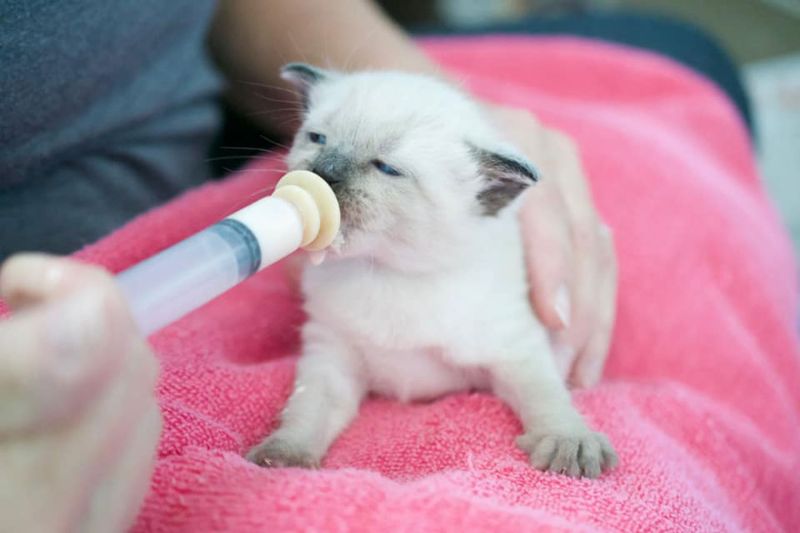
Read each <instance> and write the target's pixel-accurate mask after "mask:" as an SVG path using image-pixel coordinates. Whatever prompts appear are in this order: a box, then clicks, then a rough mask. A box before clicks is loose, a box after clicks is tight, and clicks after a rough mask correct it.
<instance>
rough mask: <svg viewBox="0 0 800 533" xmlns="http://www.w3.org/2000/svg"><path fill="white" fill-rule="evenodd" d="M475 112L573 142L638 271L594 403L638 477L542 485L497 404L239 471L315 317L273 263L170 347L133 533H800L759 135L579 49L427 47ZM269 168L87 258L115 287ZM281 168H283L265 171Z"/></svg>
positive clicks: (388, 411)
mask: <svg viewBox="0 0 800 533" xmlns="http://www.w3.org/2000/svg"><path fill="white" fill-rule="evenodd" d="M428 49H429V51H430V52H431V53H432V54H433V55H434V56H435V57H437V58H438V59H440V60H441V61H442V62H443V63H444V64H445V65H447V66H448V67H449V68H451V69H452V70H453V72H455V73H457V74H458V75H459V76H461V77H463V78H464V79H466V81H467V84H468V85H469V87H471V88H472V89H473V90H474V91H475V92H476V93H478V94H480V95H482V96H485V97H488V98H492V99H494V100H497V101H500V102H504V103H507V104H511V105H516V106H521V107H526V108H528V109H530V110H531V111H533V112H534V113H536V114H537V115H538V116H539V117H540V118H541V119H542V120H543V121H544V122H546V123H548V124H551V125H554V126H557V127H560V128H562V129H564V130H566V131H567V132H569V133H570V134H571V135H572V136H574V138H575V139H576V140H577V141H578V143H579V145H580V148H581V153H582V156H583V160H584V163H585V167H586V170H587V173H588V175H589V177H590V179H591V182H592V190H593V193H594V196H595V198H596V201H597V203H598V206H599V209H600V211H601V212H602V214H603V216H604V217H605V218H606V220H607V221H608V223H609V224H610V225H611V227H612V228H613V229H614V235H615V237H616V244H617V247H618V252H619V259H620V276H621V278H620V291H619V308H618V322H617V327H616V332H615V336H614V341H613V346H612V351H611V357H610V359H609V362H608V366H607V370H606V373H605V378H604V381H603V383H602V384H601V385H600V386H599V387H597V388H595V389H593V390H590V391H581V392H577V393H576V394H575V400H576V402H577V404H578V406H579V408H580V410H581V412H583V413H585V415H586V416H587V418H588V419H589V421H590V423H591V424H592V425H593V426H594V427H596V428H597V429H599V430H601V431H604V432H606V433H607V434H608V435H609V437H610V438H611V440H612V441H613V443H614V445H615V447H616V449H617V451H618V452H619V456H620V461H621V466H620V467H619V468H618V469H617V470H615V471H613V472H612V473H610V474H608V475H605V476H603V477H602V478H601V479H599V480H595V481H588V480H573V479H568V478H566V477H562V476H558V475H550V474H543V473H540V472H538V471H536V470H534V469H533V468H532V467H531V466H530V465H529V464H528V462H527V460H526V457H525V456H524V455H523V453H522V452H521V451H519V450H518V449H517V448H516V447H515V445H514V437H515V436H516V435H517V434H519V433H520V424H519V422H518V421H517V419H516V418H515V416H514V415H513V414H512V412H511V411H510V410H509V409H508V408H507V407H506V406H505V405H504V404H503V403H502V402H500V401H499V400H498V399H496V398H494V397H492V396H491V395H489V394H482V393H481V394H478V393H475V394H457V395H453V396H449V397H446V398H442V399H440V400H438V401H435V402H431V403H426V404H413V405H403V404H400V403H398V402H395V401H391V400H386V399H378V398H375V399H370V400H368V401H367V402H366V403H365V404H364V405H363V406H362V409H361V411H360V414H359V416H358V418H357V420H356V421H355V422H354V423H353V424H352V425H351V426H350V427H349V428H348V429H347V430H346V431H345V432H344V434H343V435H342V436H341V438H339V439H338V440H337V441H336V442H335V444H334V445H333V447H332V449H331V450H330V452H329V454H328V456H327V458H326V460H325V462H324V468H323V469H322V470H319V471H303V470H297V469H278V470H265V469H260V468H258V467H255V466H253V465H251V464H248V463H247V462H245V461H244V459H242V458H241V454H242V453H243V452H245V451H246V450H247V449H248V447H249V446H251V445H252V444H254V443H256V442H257V441H258V440H260V439H261V438H262V437H263V436H264V435H265V434H266V433H267V432H268V431H269V430H270V429H271V428H272V427H274V424H275V422H276V417H277V415H278V413H279V411H280V409H281V408H282V406H283V403H284V401H285V400H286V398H287V396H288V394H289V391H290V387H291V380H292V376H293V370H294V365H295V361H296V355H297V353H298V349H299V343H298V328H299V326H300V325H301V324H302V322H303V313H302V311H301V308H300V304H301V302H300V300H299V298H298V296H297V295H296V294H295V293H294V292H293V290H292V289H291V287H290V285H289V284H287V282H286V279H285V276H284V273H283V270H282V267H281V266H278V267H275V268H271V269H269V270H267V271H265V272H263V273H261V274H259V275H258V276H256V277H255V278H253V279H252V280H249V281H248V282H246V283H245V284H243V285H242V286H240V287H238V288H236V289H235V290H233V291H232V292H230V293H229V294H227V295H225V296H224V297H222V298H221V299H219V300H218V301H216V302H213V303H212V304H210V305H208V306H206V307H205V308H203V309H201V310H199V311H197V312H195V313H193V314H192V315H191V316H189V317H187V318H186V319H184V320H182V321H180V322H179V323H177V324H175V325H173V326H172V327H170V328H168V329H166V330H164V331H163V332H162V333H160V334H158V335H156V336H155V337H154V338H153V345H154V346H155V349H156V350H157V352H158V353H159V355H160V358H161V362H162V365H163V375H162V378H161V382H160V386H159V396H160V400H161V405H162V408H163V411H164V419H165V426H164V434H163V438H162V441H161V445H160V449H159V460H158V466H157V469H156V473H155V477H154V480H153V486H152V492H151V493H150V495H149V497H148V498H147V501H146V503H145V505H144V508H143V509H142V512H141V514H140V516H139V519H138V523H137V526H136V528H135V529H136V531H166V530H182V531H208V530H218V529H227V530H233V531H250V530H336V531H341V530H347V529H353V530H371V531H441V530H453V531H458V530H475V531H479V530H480V531H487V530H488V531H528V530H533V529H547V530H551V529H552V530H563V529H576V530H604V531H618V530H626V531H693V532H694V531H735V530H748V531H780V530H786V531H797V530H800V475H798V471H800V416H799V415H798V413H800V349H798V339H797V335H796V331H795V329H794V328H795V317H796V312H797V294H798V291H797V286H796V270H795V266H794V262H793V258H792V255H791V249H790V246H789V243H788V240H787V238H786V236H785V234H784V231H783V230H782V229H781V227H780V225H779V222H778V220H777V217H776V215H775V212H774V210H773V208H772V207H771V206H770V204H769V202H768V201H767V199H766V198H765V196H764V192H763V189H762V186H761V184H760V182H759V179H758V176H757V173H756V169H755V166H754V160H753V156H752V154H751V148H750V146H748V140H747V135H746V132H745V129H744V127H743V125H742V124H741V123H740V121H739V119H738V118H737V115H736V113H735V112H734V110H733V109H732V107H731V105H730V104H729V102H728V101H727V100H726V99H725V98H724V97H723V96H722V95H721V93H720V92H719V91H718V90H717V89H716V88H715V87H714V86H712V85H711V84H710V83H708V82H707V81H705V80H704V79H700V78H699V77H698V76H697V75H695V74H694V73H692V72H689V71H687V70H686V69H684V68H682V67H680V66H678V65H676V64H674V63H672V62H670V61H668V60H665V59H662V58H659V57H656V56H653V55H650V54H648V53H643V52H638V51H633V50H628V49H624V48H618V47H615V46H610V45H604V44H599V43H594V42H587V41H579V40H572V39H566V38H547V39H542V38H525V37H492V38H485V39H474V38H471V39H461V40H459V39H453V40H447V41H435V42H432V43H430V44H429V46H428ZM281 168H282V167H281V164H280V162H279V159H278V158H269V159H266V160H264V161H262V162H260V163H259V164H257V165H254V166H252V167H250V168H249V169H248V170H245V171H243V172H242V173H241V174H240V175H239V176H237V177H235V178H234V179H231V180H229V181H227V182H226V183H223V184H211V185H208V186H206V187H203V188H201V189H199V190H196V191H194V192H191V193H189V194H187V195H185V196H184V197H182V198H180V199H178V200H177V201H174V202H173V203H171V204H169V205H167V206H166V207H164V208H162V209H158V210H156V211H154V212H151V213H149V214H147V215H145V216H142V217H141V218H139V219H137V220H136V221H134V222H133V223H131V224H129V225H128V226H127V227H125V228H123V229H122V230H120V231H118V232H117V233H115V234H113V235H111V236H110V237H108V238H106V239H105V240H103V241H101V242H100V243H98V244H97V245H94V246H92V247H90V248H88V249H86V250H84V251H83V252H82V253H80V254H79V257H81V258H83V259H86V260H89V261H93V262H97V263H101V264H104V265H106V266H108V267H109V268H111V269H113V270H115V271H118V270H120V269H122V268H124V267H125V266H127V265H130V264H132V263H133V262H135V261H138V260H140V259H143V258H145V257H147V256H149V255H150V254H152V253H154V252H156V251H158V250H159V249H161V248H163V247H165V246H167V245H169V244H171V243H173V242H175V241H177V240H179V239H181V238H184V237H186V236H188V235H189V234H190V233H192V232H194V231H197V230H199V229H201V228H202V227H204V226H206V225H208V224H210V223H212V222H214V221H216V220H217V219H219V218H220V217H222V216H223V215H225V214H227V213H229V212H231V211H232V210H234V209H235V208H237V207H240V206H242V205H244V204H246V203H248V202H250V201H252V200H253V199H254V198H255V197H256V196H257V195H259V194H262V193H263V192H265V189H266V190H269V188H270V184H271V183H273V182H274V180H275V178H277V176H278V175H279V174H280V172H278V171H276V169H281ZM262 169H265V171H264V172H261V170H262Z"/></svg>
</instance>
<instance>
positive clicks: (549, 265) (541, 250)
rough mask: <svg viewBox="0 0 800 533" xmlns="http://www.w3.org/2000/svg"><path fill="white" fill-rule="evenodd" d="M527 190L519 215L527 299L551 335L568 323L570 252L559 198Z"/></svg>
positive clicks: (567, 231) (567, 228)
mask: <svg viewBox="0 0 800 533" xmlns="http://www.w3.org/2000/svg"><path fill="white" fill-rule="evenodd" d="M537 192H539V191H534V190H531V191H530V194H529V196H528V197H527V198H526V199H525V202H524V203H523V207H522V210H521V212H520V223H521V232H522V243H523V249H524V254H525V266H526V269H527V276H528V283H529V286H530V298H531V303H532V304H533V309H534V311H535V312H536V315H537V316H538V318H539V320H540V321H541V322H542V324H544V326H545V327H546V328H547V329H549V330H552V331H558V330H562V329H565V328H567V327H568V326H569V323H570V308H571V305H570V303H571V294H570V285H571V280H572V264H573V263H572V248H571V240H570V238H569V225H568V222H567V221H566V219H565V218H564V216H563V213H564V209H563V205H562V206H561V208H559V207H560V206H559V202H560V197H553V196H550V197H549V198H548V195H547V194H542V195H541V196H537V195H536V193H537Z"/></svg>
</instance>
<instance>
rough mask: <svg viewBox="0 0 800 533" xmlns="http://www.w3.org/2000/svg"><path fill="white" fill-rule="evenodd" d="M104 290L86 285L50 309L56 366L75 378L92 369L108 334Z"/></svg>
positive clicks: (61, 375)
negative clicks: (102, 291) (94, 357)
mask: <svg viewBox="0 0 800 533" xmlns="http://www.w3.org/2000/svg"><path fill="white" fill-rule="evenodd" d="M104 305H105V304H104V299H103V294H102V293H100V292H99V291H96V290H93V289H84V290H81V291H78V292H77V293H75V294H73V295H70V296H69V297H67V298H65V299H64V300H63V301H61V302H58V303H56V304H55V305H54V306H53V307H52V309H51V310H50V312H49V320H48V324H49V326H50V334H49V337H50V345H51V347H52V349H53V351H52V359H51V361H52V370H53V372H54V374H56V375H57V376H58V377H59V378H61V379H65V380H71V379H75V378H76V377H77V376H79V375H81V374H82V373H84V372H86V371H87V370H88V367H89V366H90V365H91V361H90V360H91V359H92V356H93V354H94V352H95V351H96V350H97V348H98V346H99V345H100V343H101V342H102V341H103V339H104V337H105V334H106V320H105V310H104Z"/></svg>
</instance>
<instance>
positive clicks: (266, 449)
mask: <svg viewBox="0 0 800 533" xmlns="http://www.w3.org/2000/svg"><path fill="white" fill-rule="evenodd" d="M246 458H247V460H248V461H250V462H251V463H254V464H256V465H258V466H263V467H265V468H282V467H300V468H319V459H318V458H316V457H315V456H314V455H312V454H311V453H310V452H308V451H307V450H304V449H302V448H301V447H299V446H297V445H296V444H294V443H291V442H289V441H287V440H284V439H282V438H280V437H277V438H276V437H267V438H266V439H265V440H264V441H263V442H262V443H261V444H258V445H257V446H254V447H253V448H252V449H251V450H250V451H249V452H248V453H247V456H246Z"/></svg>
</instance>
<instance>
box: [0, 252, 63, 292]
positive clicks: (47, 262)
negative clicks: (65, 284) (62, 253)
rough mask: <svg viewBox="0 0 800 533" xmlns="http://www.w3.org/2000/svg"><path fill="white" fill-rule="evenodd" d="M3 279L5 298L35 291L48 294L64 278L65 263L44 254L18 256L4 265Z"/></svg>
mask: <svg viewBox="0 0 800 533" xmlns="http://www.w3.org/2000/svg"><path fill="white" fill-rule="evenodd" d="M2 278H3V279H2V294H3V296H4V297H9V296H12V295H13V293H14V292H16V291H27V290H33V289H35V290H36V292H41V293H46V292H49V291H50V290H52V289H53V288H54V287H55V286H56V285H58V284H59V283H60V282H61V280H62V279H63V278H64V263H63V262H62V261H59V260H58V259H56V258H54V257H51V256H48V255H44V254H23V255H18V256H16V257H12V258H11V259H9V261H8V262H7V263H6V264H5V265H3V276H2Z"/></svg>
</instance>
